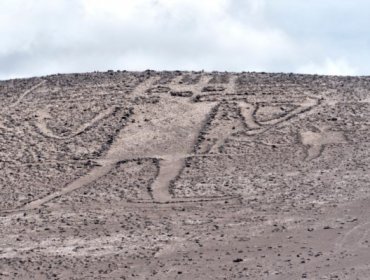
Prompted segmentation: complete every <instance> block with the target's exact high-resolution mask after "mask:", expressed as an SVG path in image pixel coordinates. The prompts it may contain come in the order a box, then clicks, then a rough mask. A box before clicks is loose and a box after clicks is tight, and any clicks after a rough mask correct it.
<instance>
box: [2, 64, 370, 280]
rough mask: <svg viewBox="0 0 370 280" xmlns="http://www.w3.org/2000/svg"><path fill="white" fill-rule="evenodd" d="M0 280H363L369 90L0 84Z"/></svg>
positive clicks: (132, 75) (296, 85)
mask: <svg viewBox="0 0 370 280" xmlns="http://www.w3.org/2000/svg"><path fill="white" fill-rule="evenodd" d="M0 104H1V108H0V279H282V280H283V279H284V280H285V279H370V250H369V247H370V219H369V212H370V206H369V205H370V186H369V182H370V172H369V164H370V156H369V155H370V123H369V120H370V77H335V76H332V77H328V76H317V75H294V74H266V73H224V72H212V73H204V72H179V71H174V72H154V71H145V72H126V71H118V72H113V71H108V72H107V73H89V74H70V75H52V76H47V77H40V78H31V79H18V80H9V81H0Z"/></svg>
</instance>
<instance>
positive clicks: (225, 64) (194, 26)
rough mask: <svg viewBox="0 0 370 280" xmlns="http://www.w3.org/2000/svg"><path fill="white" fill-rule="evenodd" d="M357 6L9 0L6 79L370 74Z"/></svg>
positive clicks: (217, 0) (0, 18) (0, 72)
mask: <svg viewBox="0 0 370 280" xmlns="http://www.w3.org/2000/svg"><path fill="white" fill-rule="evenodd" d="M352 2H356V4H353V3H352ZM352 2H351V1H345V0H337V1H333V0H329V1H319V0H313V1H290V0H276V1H268V0H203V1H198V0H176V1H174V0H156V1H152V0H136V1H131V0H106V1H104V4H102V3H103V1H98V0H74V1H72V0H56V1H47V0H4V3H3V4H2V9H1V10H0V36H1V37H2V44H0V79H6V78H11V77H27V76H34V75H45V74H51V73H60V72H62V73H63V72H84V71H94V70H102V71H103V70H107V69H127V70H145V69H148V68H152V69H157V70H174V69H182V70H185V69H189V70H190V69H194V70H200V69H205V70H227V71H243V70H244V71H284V72H296V71H299V72H308V73H311V72H312V73H316V72H317V73H325V74H368V73H369V72H370V66H368V65H367V63H366V60H367V58H368V57H369V55H368V54H367V50H368V47H369V40H370V39H369V38H368V36H366V33H367V31H366V26H369V24H370V22H369V21H370V20H369V19H368V17H366V16H365V15H366V10H367V11H368V8H370V4H367V3H366V1H361V0H359V1H352Z"/></svg>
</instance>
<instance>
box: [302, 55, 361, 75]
mask: <svg viewBox="0 0 370 280" xmlns="http://www.w3.org/2000/svg"><path fill="white" fill-rule="evenodd" d="M298 72H299V73H307V74H309V73H316V74H321V75H357V74H358V71H357V69H356V68H354V67H353V66H351V65H350V64H349V63H348V62H347V61H346V60H345V59H343V58H340V59H336V60H333V59H331V58H326V59H325V61H324V63H322V64H317V63H313V62H311V63H309V64H306V65H303V66H302V67H300V68H298Z"/></svg>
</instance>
